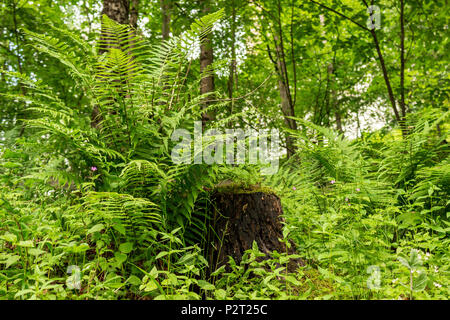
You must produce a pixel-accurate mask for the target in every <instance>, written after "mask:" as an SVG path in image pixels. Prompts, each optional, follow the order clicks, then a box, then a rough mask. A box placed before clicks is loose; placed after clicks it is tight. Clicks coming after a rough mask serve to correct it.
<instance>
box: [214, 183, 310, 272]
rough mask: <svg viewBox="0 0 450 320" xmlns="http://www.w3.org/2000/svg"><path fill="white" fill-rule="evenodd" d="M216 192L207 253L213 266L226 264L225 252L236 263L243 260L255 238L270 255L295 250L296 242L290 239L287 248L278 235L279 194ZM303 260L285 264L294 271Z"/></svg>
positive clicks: (279, 228)
mask: <svg viewBox="0 0 450 320" xmlns="http://www.w3.org/2000/svg"><path fill="white" fill-rule="evenodd" d="M235 192H236V191H231V192H217V193H216V194H214V195H213V196H212V201H213V203H214V204H215V206H214V208H215V209H214V212H213V215H212V216H213V219H212V230H214V232H211V234H210V238H212V242H213V243H214V250H211V252H209V254H208V258H209V262H210V267H211V268H212V270H215V269H216V268H218V267H220V266H222V265H226V264H227V262H228V256H231V257H232V258H233V259H234V260H235V262H236V263H237V264H239V263H240V262H241V260H242V256H243V254H244V252H245V251H246V250H248V249H251V248H252V244H253V241H256V244H257V245H258V248H259V250H260V251H261V252H263V253H265V254H266V257H265V258H269V257H270V253H271V252H273V251H275V250H276V251H277V252H279V253H283V252H287V253H289V254H294V253H295V246H294V244H293V243H292V242H290V244H291V245H290V248H288V247H287V246H286V244H285V243H284V242H281V241H280V240H279V239H283V228H282V222H284V218H283V217H282V214H283V209H282V207H281V201H280V198H278V197H277V196H276V195H273V194H267V193H264V192H253V193H235ZM299 265H303V262H302V261H301V260H299V259H295V260H292V261H291V262H290V263H289V264H288V269H289V271H291V272H293V271H295V269H296V268H297V267H298V266H299Z"/></svg>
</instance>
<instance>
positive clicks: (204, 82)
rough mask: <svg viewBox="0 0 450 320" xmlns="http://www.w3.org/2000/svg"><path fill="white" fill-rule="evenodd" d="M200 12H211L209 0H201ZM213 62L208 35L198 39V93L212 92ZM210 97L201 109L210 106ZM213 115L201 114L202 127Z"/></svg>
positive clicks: (211, 46) (209, 34)
mask: <svg viewBox="0 0 450 320" xmlns="http://www.w3.org/2000/svg"><path fill="white" fill-rule="evenodd" d="M201 5H202V8H201V12H202V14H203V15H206V14H208V13H210V12H211V4H210V1H209V0H201ZM213 60H214V53H213V44H212V33H208V34H207V35H206V36H204V37H203V38H202V39H200V72H201V73H202V79H201V80H200V93H201V94H208V93H212V92H214V89H215V87H214V72H213V69H212V66H213ZM210 100H211V98H210V97H207V98H206V99H205V100H204V101H203V109H206V108H207V107H208V106H209V105H210ZM213 117H214V116H213V114H212V112H210V111H205V112H203V114H202V123H203V125H205V124H206V122H208V121H210V120H212V119H213Z"/></svg>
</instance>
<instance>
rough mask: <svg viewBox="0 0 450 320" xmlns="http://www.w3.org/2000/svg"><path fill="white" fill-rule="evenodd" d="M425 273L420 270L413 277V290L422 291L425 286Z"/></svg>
mask: <svg viewBox="0 0 450 320" xmlns="http://www.w3.org/2000/svg"><path fill="white" fill-rule="evenodd" d="M427 280H428V278H427V274H426V273H425V272H420V273H419V275H418V276H417V277H416V278H414V279H413V290H414V291H422V290H424V289H425V288H426V286H427Z"/></svg>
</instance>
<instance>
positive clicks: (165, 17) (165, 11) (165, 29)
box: [160, 0, 172, 40]
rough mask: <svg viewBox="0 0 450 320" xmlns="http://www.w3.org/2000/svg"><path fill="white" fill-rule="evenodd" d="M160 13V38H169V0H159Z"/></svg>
mask: <svg viewBox="0 0 450 320" xmlns="http://www.w3.org/2000/svg"><path fill="white" fill-rule="evenodd" d="M160 5H161V15H162V38H163V40H168V39H169V38H170V9H171V6H172V4H171V1H170V0H160Z"/></svg>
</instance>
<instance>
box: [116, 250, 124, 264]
mask: <svg viewBox="0 0 450 320" xmlns="http://www.w3.org/2000/svg"><path fill="white" fill-rule="evenodd" d="M114 257H115V258H116V261H117V262H118V263H119V264H122V263H124V262H125V260H127V255H126V254H124V253H120V252H115V253H114Z"/></svg>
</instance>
